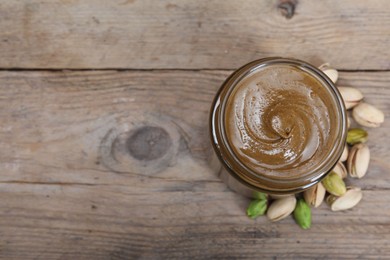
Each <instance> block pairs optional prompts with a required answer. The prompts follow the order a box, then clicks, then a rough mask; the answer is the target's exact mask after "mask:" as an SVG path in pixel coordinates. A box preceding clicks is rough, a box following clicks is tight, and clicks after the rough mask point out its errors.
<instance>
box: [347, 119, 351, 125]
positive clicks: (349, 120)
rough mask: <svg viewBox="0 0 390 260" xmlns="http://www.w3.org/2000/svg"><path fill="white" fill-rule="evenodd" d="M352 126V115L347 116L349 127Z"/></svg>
mask: <svg viewBox="0 0 390 260" xmlns="http://www.w3.org/2000/svg"><path fill="white" fill-rule="evenodd" d="M350 127H351V117H350V116H347V128H350Z"/></svg>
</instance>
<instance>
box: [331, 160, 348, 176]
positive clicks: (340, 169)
mask: <svg viewBox="0 0 390 260" xmlns="http://www.w3.org/2000/svg"><path fill="white" fill-rule="evenodd" d="M332 172H334V173H336V174H337V175H338V176H340V178H341V179H345V178H347V176H348V171H347V168H345V166H344V164H343V163H342V162H338V163H337V164H336V166H335V167H334V168H333V170H332Z"/></svg>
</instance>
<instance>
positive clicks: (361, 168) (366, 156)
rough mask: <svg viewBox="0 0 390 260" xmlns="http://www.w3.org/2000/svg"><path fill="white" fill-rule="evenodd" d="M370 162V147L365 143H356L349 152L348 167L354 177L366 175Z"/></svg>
mask: <svg viewBox="0 0 390 260" xmlns="http://www.w3.org/2000/svg"><path fill="white" fill-rule="evenodd" d="M369 163H370V149H369V148H368V146H367V145H365V144H356V145H354V146H353V147H352V148H351V151H350V153H349V157H348V161H347V167H348V172H349V175H350V176H351V177H353V178H359V179H360V178H362V177H363V176H364V175H366V173H367V170H368V165H369Z"/></svg>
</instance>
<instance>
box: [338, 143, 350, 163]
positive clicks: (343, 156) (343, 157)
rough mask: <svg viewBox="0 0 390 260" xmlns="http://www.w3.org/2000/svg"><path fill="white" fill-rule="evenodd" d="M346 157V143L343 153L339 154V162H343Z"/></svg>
mask: <svg viewBox="0 0 390 260" xmlns="http://www.w3.org/2000/svg"><path fill="white" fill-rule="evenodd" d="M347 159H348V145H345V146H344V150H343V153H342V154H341V157H340V162H345V161H346V160H347Z"/></svg>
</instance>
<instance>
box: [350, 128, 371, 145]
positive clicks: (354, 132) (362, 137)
mask: <svg viewBox="0 0 390 260" xmlns="http://www.w3.org/2000/svg"><path fill="white" fill-rule="evenodd" d="M367 137H368V133H367V131H366V130H364V129H361V128H351V129H349V130H348V134H347V143H348V144H350V145H354V144H357V143H365V142H366V141H367Z"/></svg>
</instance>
